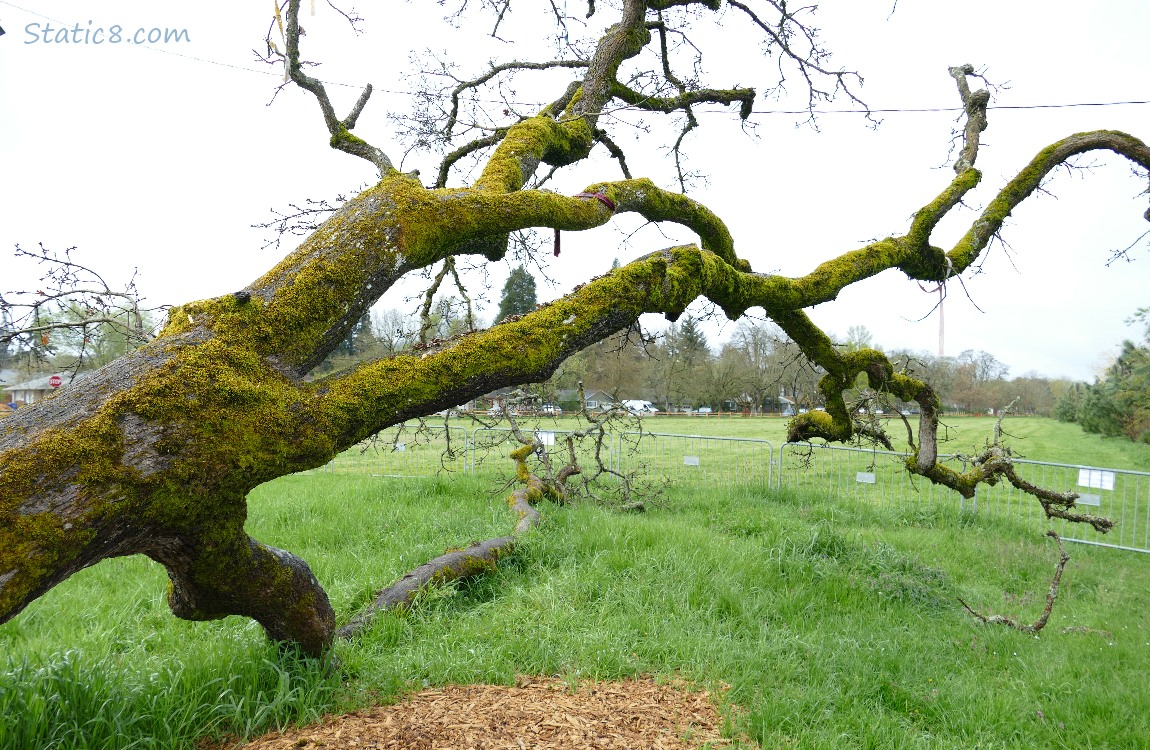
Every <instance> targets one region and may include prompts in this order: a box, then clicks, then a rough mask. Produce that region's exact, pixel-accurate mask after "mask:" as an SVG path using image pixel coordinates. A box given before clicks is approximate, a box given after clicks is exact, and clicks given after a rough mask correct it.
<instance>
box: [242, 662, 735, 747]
mask: <svg viewBox="0 0 1150 750" xmlns="http://www.w3.org/2000/svg"><path fill="white" fill-rule="evenodd" d="M722 724H723V721H722V718H721V717H720V716H719V713H718V711H717V710H716V708H715V706H714V704H713V703H712V702H711V700H710V695H709V694H708V693H707V692H706V691H694V692H692V691H689V690H687V689H686V687H685V686H684V685H682V684H674V685H669V684H657V683H656V682H655V681H654V680H650V679H636V680H625V681H623V682H586V683H582V684H580V685H579V687H578V688H577V689H576V690H574V691H573V690H571V688H570V685H569V684H568V683H567V682H565V681H563V680H560V679H556V678H550V677H521V678H519V680H518V683H517V684H516V685H515V686H511V687H508V686H503V685H449V686H447V687H442V688H430V689H427V690H423V691H421V692H419V693H415V694H414V695H411V696H409V697H408V698H406V699H404V700H403V701H402V702H400V703H396V704H394V705H391V706H380V707H376V708H371V709H366V710H362V711H357V712H355V713H351V714H345V715H341V716H329V717H327V718H326V719H324V720H323V721H322V722H321V723H320V724H318V725H314V726H309V727H304V728H302V729H293V730H290V731H287V732H274V733H272V734H268V735H265V736H263V737H260V738H257V739H255V740H253V741H252V742H250V743H248V744H245V745H240V746H238V748H242V750H320V749H321V748H322V750H342V749H343V748H356V749H357V750H360V749H362V750H368V749H370V748H375V749H378V750H385V749H390V748H403V749H404V750H441V749H442V750H503V748H509V749H511V750H524V749H525V748H540V749H541V750H584V749H586V748H603V749H604V750H615V749H617V748H618V749H622V748H626V749H627V750H632V749H634V748H660V749H661V750H687V749H688V748H690V749H692V750H693V749H694V748H699V747H702V746H704V745H705V744H706V743H710V744H709V745H706V746H707V747H714V748H721V747H729V746H730V744H731V741H730V740H727V739H724V738H723V737H722V735H721V733H720V727H721V726H722ZM743 746H744V747H746V745H743ZM238 748H237V750H238Z"/></svg>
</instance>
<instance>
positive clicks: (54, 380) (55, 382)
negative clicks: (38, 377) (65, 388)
mask: <svg viewBox="0 0 1150 750" xmlns="http://www.w3.org/2000/svg"><path fill="white" fill-rule="evenodd" d="M63 382H64V378H62V377H60V376H59V375H53V376H52V377H50V378H48V385H50V386H52V387H53V388H59V387H60V384H61V383H63Z"/></svg>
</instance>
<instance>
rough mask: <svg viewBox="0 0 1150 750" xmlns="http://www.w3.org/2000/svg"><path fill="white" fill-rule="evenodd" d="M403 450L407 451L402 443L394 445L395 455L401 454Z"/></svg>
mask: <svg viewBox="0 0 1150 750" xmlns="http://www.w3.org/2000/svg"><path fill="white" fill-rule="evenodd" d="M405 450H407V446H406V445H404V444H403V443H396V444H395V451H396V452H397V453H403V452H404V451H405Z"/></svg>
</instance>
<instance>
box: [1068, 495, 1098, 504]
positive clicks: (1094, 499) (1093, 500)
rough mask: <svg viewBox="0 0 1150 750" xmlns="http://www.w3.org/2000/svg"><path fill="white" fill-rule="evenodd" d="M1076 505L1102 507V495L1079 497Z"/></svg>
mask: <svg viewBox="0 0 1150 750" xmlns="http://www.w3.org/2000/svg"><path fill="white" fill-rule="evenodd" d="M1074 504H1075V505H1099V506H1100V505H1102V496H1101V495H1079V496H1078V499H1077V500H1075V501H1074Z"/></svg>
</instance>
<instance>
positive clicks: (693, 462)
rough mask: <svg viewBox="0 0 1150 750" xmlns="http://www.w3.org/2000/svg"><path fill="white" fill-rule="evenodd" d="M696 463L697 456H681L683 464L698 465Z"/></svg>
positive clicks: (697, 461)
mask: <svg viewBox="0 0 1150 750" xmlns="http://www.w3.org/2000/svg"><path fill="white" fill-rule="evenodd" d="M698 465H699V457H698V456H683V466H698Z"/></svg>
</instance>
